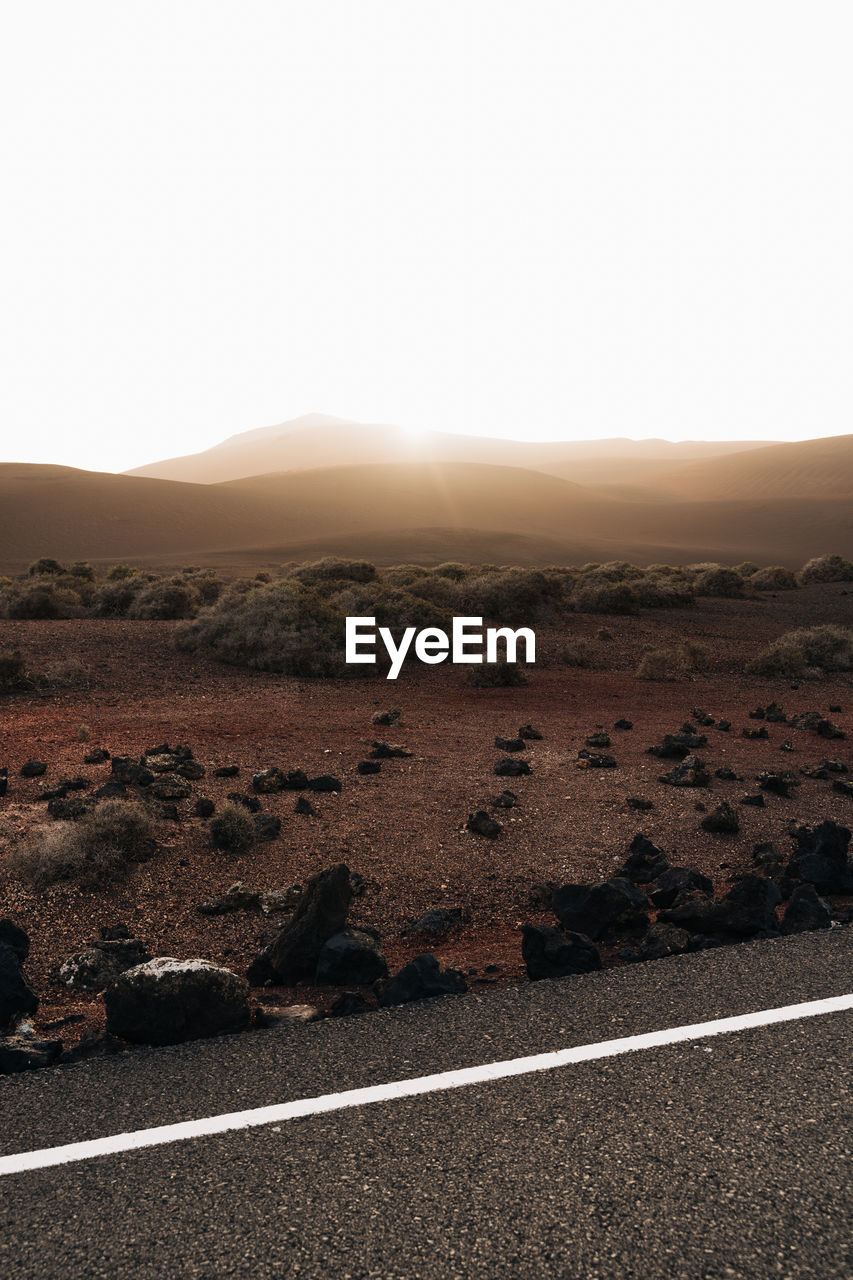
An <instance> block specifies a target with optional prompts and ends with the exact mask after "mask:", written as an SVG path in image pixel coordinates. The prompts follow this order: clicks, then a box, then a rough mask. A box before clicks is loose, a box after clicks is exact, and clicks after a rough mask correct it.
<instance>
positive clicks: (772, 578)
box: [749, 564, 797, 591]
mask: <svg viewBox="0 0 853 1280" xmlns="http://www.w3.org/2000/svg"><path fill="white" fill-rule="evenodd" d="M749 585H750V586H751V587H753V588H754V589H755V590H756V591H796V589H797V575H796V574H795V573H794V572H793V571H792V570H791V569H786V568H784V566H783V565H781V564H774V565H770V567H769V568H767V569H758V570H757V572H755V573H753V574H752V575H751V577H750V579H749Z"/></svg>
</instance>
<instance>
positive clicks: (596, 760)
mask: <svg viewBox="0 0 853 1280" xmlns="http://www.w3.org/2000/svg"><path fill="white" fill-rule="evenodd" d="M575 766H576V768H578V769H615V768H616V759H615V757H614V756H610V755H607V753H606V752H603V751H588V750H587V749H586V748H585V747H583V748H582V749H581V750H580V751H579V752H578V758H577V760H576V761H575Z"/></svg>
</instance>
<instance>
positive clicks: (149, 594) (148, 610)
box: [128, 578, 199, 620]
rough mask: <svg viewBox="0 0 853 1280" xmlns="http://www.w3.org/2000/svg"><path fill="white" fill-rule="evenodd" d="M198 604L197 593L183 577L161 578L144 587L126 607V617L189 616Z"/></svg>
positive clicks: (164, 617)
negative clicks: (127, 607) (128, 606)
mask: <svg viewBox="0 0 853 1280" xmlns="http://www.w3.org/2000/svg"><path fill="white" fill-rule="evenodd" d="M198 604H199V594H198V592H197V591H196V590H195V588H194V587H193V586H192V585H191V583H190V582H189V581H188V580H186V579H184V578H161V579H159V580H158V581H156V582H152V583H151V584H150V585H149V586H147V587H144V588H143V589H142V591H140V593H139V595H138V596H135V597H134V599H133V602H132V603H131V605H130V608H129V609H128V617H130V618H140V619H146V620H152V619H158V620H169V619H173V618H189V617H192V615H193V614H194V613H195V611H196V609H197V608H198Z"/></svg>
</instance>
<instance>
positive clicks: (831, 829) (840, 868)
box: [788, 820, 853, 893]
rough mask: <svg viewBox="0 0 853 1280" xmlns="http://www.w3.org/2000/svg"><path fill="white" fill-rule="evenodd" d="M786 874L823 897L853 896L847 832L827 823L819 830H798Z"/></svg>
mask: <svg viewBox="0 0 853 1280" xmlns="http://www.w3.org/2000/svg"><path fill="white" fill-rule="evenodd" d="M794 841H795V846H796V847H795V849H794V852H793V854H792V855H791V860H790V862H789V863H788V874H789V875H791V876H793V878H794V879H796V880H804V881H805V882H806V883H807V884H813V885H814V886H815V888H817V889H822V890H823V891H824V893H853V866H851V862H850V858H849V856H848V847H849V844H850V831H849V829H848V828H847V827H841V826H839V825H838V823H836V822H832V821H831V820H828V821H826V822H822V823H821V824H820V826H817V827H814V828H810V827H798V828H797V830H796V831H795V832H794Z"/></svg>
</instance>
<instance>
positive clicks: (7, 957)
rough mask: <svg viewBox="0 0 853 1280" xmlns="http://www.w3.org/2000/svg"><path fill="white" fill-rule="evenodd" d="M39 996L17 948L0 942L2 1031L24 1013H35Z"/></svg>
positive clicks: (0, 1013) (0, 1022) (0, 1021)
mask: <svg viewBox="0 0 853 1280" xmlns="http://www.w3.org/2000/svg"><path fill="white" fill-rule="evenodd" d="M38 1004H39V1002H38V996H37V995H36V993H35V992H34V991H33V989H32V987H31V986H30V984H29V983H28V982H27V979H26V978H25V977H24V973H23V970H22V969H21V961H20V959H19V953H18V950H17V949H13V948H12V947H11V946H9V945H8V943H6V942H0V1031H2V1030H3V1029H4V1028H5V1027H7V1026H8V1025H9V1023H10V1022H11V1021H12V1019H13V1018H16V1017H18V1016H19V1015H20V1014H22V1013H35V1011H36V1009H37V1008H38Z"/></svg>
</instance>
